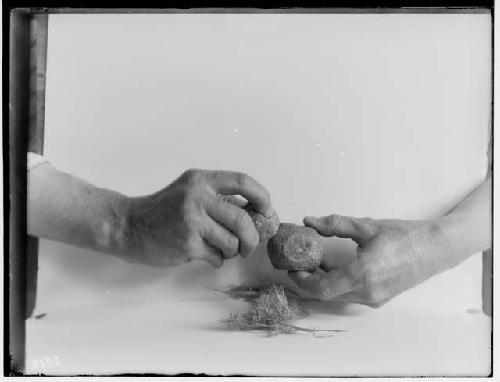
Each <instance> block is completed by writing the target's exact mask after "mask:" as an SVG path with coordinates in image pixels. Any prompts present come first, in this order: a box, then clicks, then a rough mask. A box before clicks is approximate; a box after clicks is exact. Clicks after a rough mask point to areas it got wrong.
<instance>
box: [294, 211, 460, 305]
mask: <svg viewBox="0 0 500 382" xmlns="http://www.w3.org/2000/svg"><path fill="white" fill-rule="evenodd" d="M304 224H305V225H306V226H309V227H312V228H314V229H316V230H317V231H318V232H319V233H320V234H321V235H323V236H338V237H341V238H350V239H352V240H354V241H355V242H356V243H357V244H358V248H357V252H356V257H355V258H354V259H353V260H352V261H351V262H350V263H348V264H347V265H345V266H341V267H334V268H333V269H327V266H326V264H322V266H321V267H320V268H317V269H315V270H314V271H312V272H306V271H297V272H293V271H290V272H289V276H290V278H291V279H292V280H293V281H294V282H295V283H296V284H297V285H298V286H299V287H300V288H302V289H303V290H305V291H306V292H308V293H309V294H311V295H312V296H313V297H316V298H319V299H321V300H335V301H343V302H354V303H359V304H364V305H369V306H371V307H379V306H381V305H383V304H384V303H386V302H387V301H388V300H390V299H391V298H392V297H394V296H396V295H398V294H399V293H401V292H403V291H405V290H407V289H409V288H412V287H414V286H416V285H418V284H420V283H421V282H423V281H424V280H426V279H428V278H429V277H431V276H433V275H435V274H437V273H439V272H441V271H444V270H446V269H448V268H451V267H452V266H454V265H456V264H457V263H458V262H459V260H458V259H457V258H456V257H455V256H453V252H452V251H451V250H450V246H449V244H448V241H447V239H446V237H445V236H444V234H443V231H442V230H441V226H440V224H439V221H438V220H421V221H411V220H375V219H369V218H354V217H348V216H340V215H330V216H325V217H321V218H314V217H306V218H305V219H304Z"/></svg>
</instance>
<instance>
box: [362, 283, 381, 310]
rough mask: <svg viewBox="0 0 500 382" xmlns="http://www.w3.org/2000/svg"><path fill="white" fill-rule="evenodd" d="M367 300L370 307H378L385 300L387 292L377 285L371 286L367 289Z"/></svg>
mask: <svg viewBox="0 0 500 382" xmlns="http://www.w3.org/2000/svg"><path fill="white" fill-rule="evenodd" d="M365 298H366V301H367V303H368V305H370V306H374V307H378V306H380V305H381V304H382V302H383V301H384V300H385V298H386V296H385V291H384V290H383V288H380V287H379V286H376V285H371V286H370V288H367V289H366V292H365Z"/></svg>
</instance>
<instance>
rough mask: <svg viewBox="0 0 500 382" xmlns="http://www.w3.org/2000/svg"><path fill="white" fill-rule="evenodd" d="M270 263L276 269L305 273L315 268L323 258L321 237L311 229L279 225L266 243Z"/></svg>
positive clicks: (293, 225) (285, 224) (286, 224)
mask: <svg viewBox="0 0 500 382" xmlns="http://www.w3.org/2000/svg"><path fill="white" fill-rule="evenodd" d="M267 252H268V254H269V258H270V259H271V263H272V264H273V266H274V267H275V268H277V269H283V270H289V271H307V270H312V269H314V268H317V267H318V266H319V265H320V263H321V259H322V258H323V246H322V244H321V237H320V236H319V234H318V233H317V232H316V231H315V230H314V229H312V228H309V227H303V226H299V225H295V224H290V223H281V224H280V225H279V229H278V232H277V233H276V235H275V236H274V237H272V238H271V239H270V240H269V241H268V242H267Z"/></svg>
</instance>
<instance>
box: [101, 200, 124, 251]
mask: <svg viewBox="0 0 500 382" xmlns="http://www.w3.org/2000/svg"><path fill="white" fill-rule="evenodd" d="M105 205H106V208H105V211H104V217H103V219H102V220H101V223H100V224H99V227H97V235H96V243H97V248H98V250H100V251H102V252H107V253H112V254H116V255H121V254H125V253H128V252H129V251H130V249H131V247H132V245H131V236H130V206H131V198H129V197H127V196H125V195H122V194H120V193H118V192H114V191H109V193H107V195H106V203H105Z"/></svg>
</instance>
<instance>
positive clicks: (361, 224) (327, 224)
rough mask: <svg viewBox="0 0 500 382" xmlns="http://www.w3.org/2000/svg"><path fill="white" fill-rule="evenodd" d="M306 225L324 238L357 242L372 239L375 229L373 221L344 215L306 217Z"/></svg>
mask: <svg viewBox="0 0 500 382" xmlns="http://www.w3.org/2000/svg"><path fill="white" fill-rule="evenodd" d="M304 225H306V226H308V227H311V228H314V229H315V230H316V231H318V232H319V233H320V234H321V235H323V236H338V237H342V238H349V239H353V240H354V241H356V242H359V241H362V240H364V239H367V238H369V237H371V236H372V235H373V234H374V228H375V227H374V223H373V221H372V220H371V219H367V218H355V217H351V216H342V215H328V216H323V217H319V218H318V217H313V216H306V217H305V218H304Z"/></svg>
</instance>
